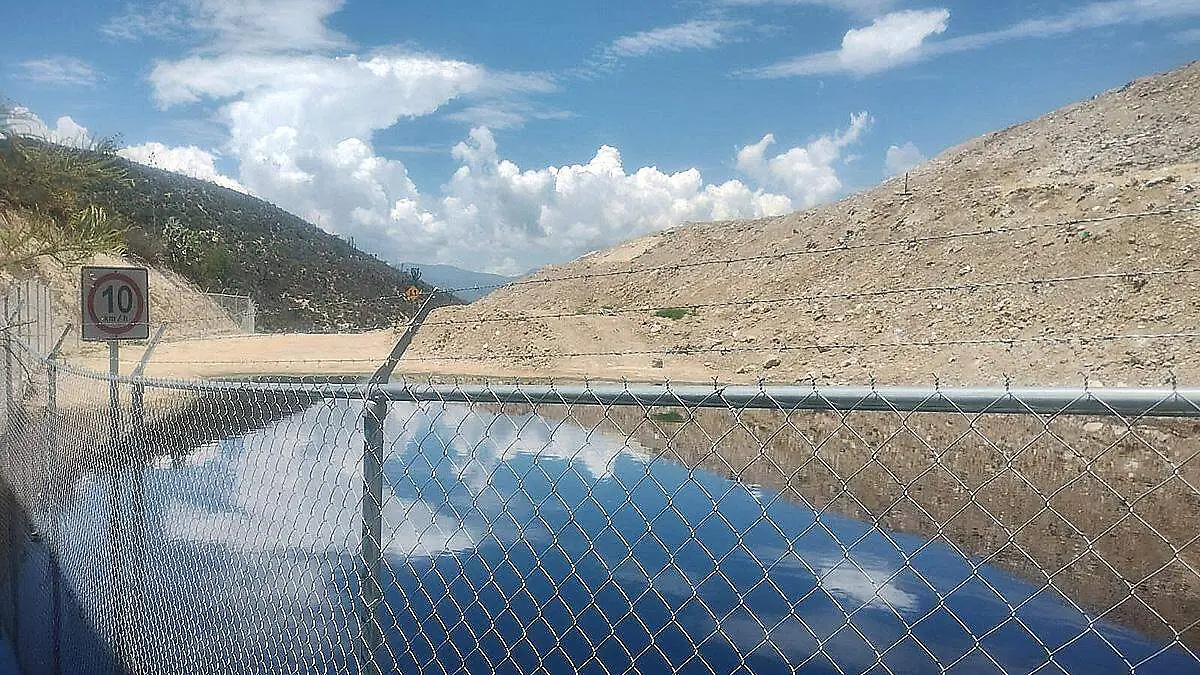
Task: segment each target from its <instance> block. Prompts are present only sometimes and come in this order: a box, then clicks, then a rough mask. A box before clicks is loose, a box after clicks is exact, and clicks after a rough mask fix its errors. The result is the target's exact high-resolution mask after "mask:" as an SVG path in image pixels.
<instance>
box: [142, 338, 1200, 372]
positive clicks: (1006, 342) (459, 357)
mask: <svg viewBox="0 0 1200 675" xmlns="http://www.w3.org/2000/svg"><path fill="white" fill-rule="evenodd" d="M1196 338H1200V332H1178V333H1133V334H1101V335H1087V336H1070V337H1066V336H1064V337H1058V336H1049V335H1046V336H1035V337H1014V338H962V339H957V338H956V339H947V340H906V341H899V342H826V343H822V342H809V343H804V344H791V345H789V344H774V345H764V346H760V347H748V346H747V347H719V346H714V347H687V346H674V347H667V348H663V349H639V350H622V351H593V352H543V353H537V352H534V353H529V354H489V355H483V354H466V355H464V354H453V355H446V356H417V357H413V356H405V357H404V358H402V359H401V360H400V362H401V363H416V362H429V361H436V362H442V361H491V360H496V359H510V360H511V359H541V358H553V359H566V358H584V357H601V356H604V357H621V356H664V355H665V356H671V355H679V356H683V355H694V354H738V353H779V352H795V351H818V352H826V351H830V350H835V349H837V350H870V349H904V348H922V347H963V346H983V345H993V346H1016V345H1025V344H1074V343H1080V344H1086V343H1089V342H1117V341H1134V340H1184V339H1188V340H1190V339H1196ZM381 360H382V359H381V358H366V357H362V358H328V359H253V360H252V361H244V360H221V359H214V360H191V359H188V360H169V359H154V360H153V361H152V364H171V365H181V364H192V365H233V364H246V365H252V364H258V363H379V361H381Z"/></svg>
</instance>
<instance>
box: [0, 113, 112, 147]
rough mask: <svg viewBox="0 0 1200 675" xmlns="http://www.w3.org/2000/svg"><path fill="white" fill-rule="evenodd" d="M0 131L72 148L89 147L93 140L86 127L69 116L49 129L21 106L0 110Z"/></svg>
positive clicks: (56, 121) (59, 120)
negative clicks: (3, 130)
mask: <svg viewBox="0 0 1200 675" xmlns="http://www.w3.org/2000/svg"><path fill="white" fill-rule="evenodd" d="M0 129H5V130H7V131H9V132H11V133H14V134H21V135H24V136H31V137H33V138H40V139H42V140H45V141H49V142H51V143H57V144H59V145H66V146H68V147H72V148H86V147H90V146H91V145H92V143H93V140H94V139H93V138H92V135H91V133H90V132H89V131H88V130H87V127H85V126H83V125H81V124H79V123H78V122H76V121H75V120H74V119H72V118H71V117H70V116H69V115H64V116H62V117H59V118H58V119H57V120H55V122H54V126H53V127H50V126H48V125H47V124H46V123H45V122H43V121H42V119H41V118H40V117H38V116H37V115H35V114H33V111H31V110H29V108H24V107H21V106H16V107H14V108H11V109H9V110H4V109H3V108H0Z"/></svg>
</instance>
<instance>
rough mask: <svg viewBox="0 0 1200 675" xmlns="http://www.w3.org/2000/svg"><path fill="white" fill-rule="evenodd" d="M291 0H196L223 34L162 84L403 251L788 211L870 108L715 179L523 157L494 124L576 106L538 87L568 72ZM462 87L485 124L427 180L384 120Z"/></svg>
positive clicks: (517, 267) (322, 0)
mask: <svg viewBox="0 0 1200 675" xmlns="http://www.w3.org/2000/svg"><path fill="white" fill-rule="evenodd" d="M282 4H288V3H282V0H272V1H271V2H267V3H265V4H263V5H262V6H259V5H256V4H254V3H250V4H247V5H245V6H244V7H243V6H241V5H240V4H238V3H235V2H234V0H189V1H188V5H187V7H188V8H189V9H188V10H187V12H186V16H187V17H188V18H187V21H189V22H190V23H191V25H192V26H193V30H194V31H198V34H199V35H202V36H206V37H204V42H203V46H202V47H200V48H198V49H196V50H194V51H193V52H192V53H191V54H190V55H189V56H187V57H185V58H181V59H178V60H173V61H162V62H159V63H158V64H156V66H155V67H154V69H153V71H152V73H151V76H150V81H151V84H152V86H153V91H154V96H155V100H156V102H157V103H158V105H160V106H161V107H164V108H170V107H176V106H183V105H197V104H198V105H200V106H207V107H208V108H209V109H210V110H213V111H214V114H215V117H216V119H217V120H218V121H219V122H220V123H221V124H222V125H223V126H224V128H225V129H226V131H227V138H226V139H225V141H224V142H223V143H221V145H220V146H219V150H220V152H221V153H222V156H223V157H226V158H228V159H230V160H232V162H233V163H234V164H235V165H236V166H237V172H236V176H235V178H236V184H238V185H239V186H244V189H246V190H248V191H250V192H251V193H253V194H255V195H259V196H261V197H263V198H265V199H268V200H270V201H272V202H273V203H275V204H278V205H280V206H281V207H283V208H285V209H287V210H289V211H292V212H293V213H296V214H297V215H299V216H301V217H303V218H305V219H308V220H309V221H311V222H313V223H315V224H316V225H318V226H319V227H322V228H324V229H325V230H327V231H330V232H333V233H336V234H339V235H347V236H353V237H354V240H355V243H356V244H357V245H358V246H360V247H361V248H364V249H366V250H369V251H372V252H375V253H378V254H379V255H380V256H381V257H383V258H385V259H390V260H393V261H401V260H420V261H422V262H428V263H450V264H456V265H461V266H465V267H469V268H472V269H482V270H486V271H493V272H500V273H518V272H524V271H527V270H529V269H532V268H535V267H538V266H541V265H543V264H546V263H548V262H559V261H563V260H566V259H570V258H572V257H575V256H578V255H581V254H583V253H586V252H589V251H592V250H595V249H598V248H603V247H607V246H611V245H613V244H616V243H618V242H620V241H622V240H625V239H628V238H630V237H634V236H639V235H642V234H645V233H647V232H653V231H656V230H661V229H664V228H668V227H672V226H674V225H677V224H679V223H681V222H683V221H691V220H711V219H729V218H740V217H757V216H766V215H777V214H781V213H785V212H788V211H790V210H792V209H793V208H794V207H796V206H797V205H805V206H807V205H810V204H814V203H816V202H819V201H822V200H826V199H830V198H832V197H834V196H836V195H837V194H838V192H839V190H840V188H841V182H840V180H839V179H838V176H837V171H836V167H837V166H838V165H839V158H840V157H841V155H842V152H843V149H844V148H846V147H848V146H849V145H850V144H852V143H854V142H855V141H857V139H858V137H859V135H860V134H861V133H862V132H863V131H864V129H865V128H866V125H867V124H868V122H869V118H868V117H867V116H866V115H865V114H863V115H858V116H855V117H854V119H853V120H852V123H851V126H850V128H848V129H846V130H844V131H841V132H836V133H831V134H827V135H825V136H822V137H820V138H818V139H817V140H816V141H813V142H812V143H810V144H808V145H806V146H803V147H800V148H792V149H790V150H784V151H783V152H782V153H781V154H780V155H779V156H777V157H773V158H767V157H766V156H765V145H762V147H761V148H760V149H759V150H758V151H757V152H758V157H759V160H758V163H756V162H755V161H753V158H752V157H751V155H753V153H754V152H755V151H754V150H751V151H750V152H751V155H747V156H746V159H745V160H742V161H739V163H738V167H739V170H740V171H742V173H744V174H745V175H746V177H747V178H749V179H750V180H749V181H746V182H744V181H743V180H728V181H726V182H723V183H720V184H714V183H710V182H707V181H705V180H704V177H703V176H701V173H700V171H699V170H697V169H695V168H691V169H684V170H676V171H664V170H660V169H659V168H657V167H654V166H644V167H640V168H632V167H630V168H626V166H625V164H624V162H623V160H622V158H621V153H620V151H619V150H618V149H617V148H615V147H611V146H607V145H605V146H601V147H599V148H598V149H597V150H596V151H595V153H594V155H592V156H591V158H590V159H587V160H586V161H583V162H582V163H569V162H568V163H564V164H562V165H559V166H553V165H552V166H539V167H532V168H522V167H519V166H518V165H517V164H516V163H515V162H512V161H510V160H507V159H505V158H504V157H503V155H502V153H501V152H500V151H499V148H498V144H497V142H496V138H495V136H494V134H493V129H495V128H505V127H515V126H519V125H521V124H522V123H523V122H525V121H526V120H532V119H557V118H560V117H565V116H568V115H570V112H569V111H560V110H554V109H547V108H545V107H544V106H542V105H539V104H538V103H537V102H536V100H535V97H537V96H539V95H542V94H546V93H549V92H553V91H555V90H556V89H557V83H556V82H555V80H554V78H551V77H549V76H546V75H542V74H538V73H513V72H504V71H495V70H491V69H488V68H486V67H483V66H481V65H477V64H474V63H469V62H465V61H459V60H454V59H446V58H440V57H437V56H434V55H429V54H420V53H413V52H407V51H400V50H397V49H393V50H379V51H375V52H372V53H369V54H355V53H351V52H348V51H347V50H345V49H341V47H339V46H338V45H339V44H340V42H339V41H340V37H339V36H338V35H337V34H336V33H333V32H331V31H329V30H328V29H327V28H326V24H325V19H326V18H327V17H328V15H329V14H331V13H332V12H334V11H336V10H337V9H338V8H339V7H340V6H341V4H342V3H341V1H340V0H303V1H301V2H297V3H292V4H289V6H288V7H287V8H283V7H282ZM251 5H253V6H251ZM263 7H266V8H267V9H270V8H272V7H273V8H275V9H279V10H280V11H281V12H283V15H282V18H281V19H280V21H281V25H283V26H292V27H294V29H295V30H296V31H298V32H297V37H296V39H295V40H285V39H282V38H281V39H279V40H278V41H277V43H273V42H271V40H268V39H266V38H267V36H268V34H270V33H271V31H274V30H275V27H274V25H273V24H270V22H266V23H264V21H263V20H261V19H262V16H263V15H265V13H269V12H267V11H266V9H263ZM285 9H286V11H284V10H285ZM739 25H740V24H739ZM734 27H735V24H732V23H727V22H722V21H710V22H692V23H689V24H681V25H680V26H674V27H668V28H665V29H656V30H654V31H647V32H645V33H641V34H637V35H633V36H629V37H628V38H627V39H623V40H618V41H617V43H614V45H612V46H611V49H614V50H616V51H613V52H612V53H613V54H620V55H622V57H628V56H639V55H643V56H644V55H647V54H650V53H654V52H658V51H663V50H670V49H699V48H705V47H707V46H710V45H715V44H717V43H719V42H721V41H723V40H725V39H727V38H728V34H727V31H728V30H732V29H733V28H734ZM288 30H291V29H288ZM276 37H279V36H276ZM339 50H340V51H339ZM452 105H455V106H458V108H457V110H453V109H452V111H451V112H449V113H448V114H446V115H445V116H446V117H447V118H449V119H452V120H455V121H466V122H468V123H470V124H472V126H473V128H472V130H471V131H470V134H469V136H468V137H467V138H466V139H465V140H464V141H463V142H461V143H458V144H457V145H456V146H455V147H454V148H453V150H452V156H453V158H454V160H455V161H456V163H457V168H456V170H455V171H454V172H453V174H452V175H451V176H450V177H449V178H448V179H447V180H445V181H444V182H443V183H442V185H441V187H440V188H438V189H436V190H426V191H424V192H422V191H421V190H418V188H417V185H416V184H415V183H414V181H413V180H412V179H411V178H410V176H409V173H408V167H406V166H405V164H404V163H403V162H401V161H399V160H398V159H394V158H392V157H389V156H387V155H385V154H384V153H383V151H382V150H380V149H379V148H377V147H376V146H375V143H374V138H375V136H376V134H377V133H379V132H381V131H383V130H386V129H390V128H392V127H394V126H396V125H403V124H404V123H405V122H406V121H408V120H411V119H415V118H418V117H423V116H429V115H432V114H438V113H441V112H442V111H443V110H444V109H446V108H448V107H450V106H452ZM770 138H773V137H770ZM764 140H765V139H764ZM752 147H757V146H752ZM130 152H131V153H134V152H135V151H132V150H131V151H130ZM151 152H153V153H154V154H155V161H156V162H158V164H159V165H160V166H161V165H163V164H164V163H168V162H169V163H170V164H171V165H172V166H174V167H177V170H180V171H185V172H188V171H190V172H192V173H193V175H201V176H202V177H209V179H210V180H226V181H228V182H230V183H233V182H234V178H229V177H222V176H220V174H219V173H218V172H217V170H216V164H215V159H216V156H215V155H214V153H213V152H211V151H206V150H202V149H198V148H165V147H157V146H151V145H149V144H147V145H145V146H139V148H138V149H137V150H136V153H137V154H138V156H139V157H142V158H143V159H146V158H147V157H148V155H149V154H150V153H151ZM744 152H745V150H743V153H744Z"/></svg>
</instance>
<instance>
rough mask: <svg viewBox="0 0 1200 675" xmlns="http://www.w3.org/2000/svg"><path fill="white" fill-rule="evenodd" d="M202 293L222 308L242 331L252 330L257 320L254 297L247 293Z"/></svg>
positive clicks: (251, 331) (250, 331) (248, 331)
mask: <svg viewBox="0 0 1200 675" xmlns="http://www.w3.org/2000/svg"><path fill="white" fill-rule="evenodd" d="M204 295H205V297H207V298H208V299H209V300H212V301H213V302H215V303H216V304H217V306H218V307H220V308H221V309H222V310H224V311H225V313H226V314H228V315H229V318H230V320H231V321H233V322H234V324H236V325H237V326H238V327H239V328H240V329H241V330H242V331H243V332H246V333H253V332H254V329H255V327H256V326H255V324H256V322H257V320H258V319H257V317H256V315H257V312H258V309H257V307H256V306H255V304H254V298H252V297H250V296H249V295H231V294H229V293H205V294H204Z"/></svg>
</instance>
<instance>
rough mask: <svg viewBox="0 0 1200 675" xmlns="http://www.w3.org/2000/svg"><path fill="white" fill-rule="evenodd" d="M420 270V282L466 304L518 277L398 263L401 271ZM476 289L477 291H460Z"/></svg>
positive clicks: (457, 268)
mask: <svg viewBox="0 0 1200 675" xmlns="http://www.w3.org/2000/svg"><path fill="white" fill-rule="evenodd" d="M414 267H415V268H418V269H420V270H421V281H424V282H426V283H429V284H432V285H434V286H437V287H438V288H440V289H443V290H447V291H453V292H454V295H455V296H457V297H458V298H460V299H462V300H465V301H466V302H475V301H476V300H478V299H480V298H482V297H483V296H485V295H487V294H488V293H491V292H492V291H493V290H495V288H494V287H495V286H501V285H503V284H507V283H508V282H510V281H513V280H515V279H518V278H519V277H506V276H502V275H500V274H488V273H487V272H473V271H471V270H464V269H462V268H461V267H455V266H453V265H423V264H421V263H414V262H406V263H400V269H401V270H407V269H412V268H414ZM475 287H478V289H479V290H461V289H469V288H475Z"/></svg>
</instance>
